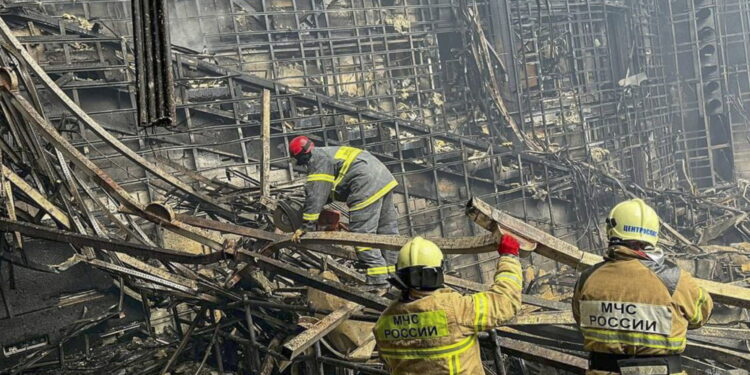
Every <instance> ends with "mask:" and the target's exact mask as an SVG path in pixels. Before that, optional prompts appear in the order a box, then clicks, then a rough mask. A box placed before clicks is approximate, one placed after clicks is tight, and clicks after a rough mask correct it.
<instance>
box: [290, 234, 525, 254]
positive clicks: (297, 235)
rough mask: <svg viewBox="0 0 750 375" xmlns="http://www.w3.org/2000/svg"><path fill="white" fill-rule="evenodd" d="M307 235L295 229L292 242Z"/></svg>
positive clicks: (298, 241)
mask: <svg viewBox="0 0 750 375" xmlns="http://www.w3.org/2000/svg"><path fill="white" fill-rule="evenodd" d="M304 235H305V230H304V229H302V228H300V229H297V230H295V231H294V234H292V242H294V243H300V238H302V236H304ZM516 254H518V251H516Z"/></svg>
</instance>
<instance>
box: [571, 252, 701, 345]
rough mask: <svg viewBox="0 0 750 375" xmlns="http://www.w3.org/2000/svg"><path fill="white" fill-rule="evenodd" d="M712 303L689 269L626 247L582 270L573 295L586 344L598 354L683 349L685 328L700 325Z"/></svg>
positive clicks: (693, 327)
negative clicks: (655, 259)
mask: <svg viewBox="0 0 750 375" xmlns="http://www.w3.org/2000/svg"><path fill="white" fill-rule="evenodd" d="M662 260H663V259H662ZM712 308H713V301H712V300H711V296H709V294H708V293H706V291H704V290H703V289H702V288H700V287H699V286H698V285H697V284H696V283H695V281H694V279H693V277H692V276H691V275H690V274H689V273H688V272H685V271H682V270H680V269H679V268H677V266H674V265H672V264H668V263H665V262H656V261H653V260H651V259H648V258H644V257H643V256H641V255H639V254H638V253H637V252H635V251H633V250H631V249H628V248H626V247H624V246H613V247H611V248H610V249H609V255H608V257H607V260H605V261H604V262H602V263H599V264H597V265H595V266H594V267H592V268H590V269H588V270H586V271H585V272H583V273H582V274H581V277H580V278H579V280H578V283H577V284H576V287H575V291H574V294H573V316H574V317H575V319H576V322H577V323H578V327H579V329H580V330H581V333H582V334H583V337H584V349H585V350H587V351H592V352H599V353H613V354H635V355H667V354H678V353H682V351H683V350H685V345H686V344H687V330H688V329H695V328H699V327H701V326H703V324H705V323H706V321H707V320H708V318H709V316H710V315H711V310H712Z"/></svg>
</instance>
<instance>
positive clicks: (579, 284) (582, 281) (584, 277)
mask: <svg viewBox="0 0 750 375" xmlns="http://www.w3.org/2000/svg"><path fill="white" fill-rule="evenodd" d="M605 264H607V261H606V260H605V261H603V262H601V263H597V264H595V265H593V266H591V267H590V268H589V269H587V270H585V271H583V272H581V277H579V278H578V281H577V282H576V287H575V289H576V290H581V289H583V286H584V285H585V284H586V281H587V280H588V279H589V277H591V275H593V274H594V272H596V270H597V269H599V267H601V266H603V265H605Z"/></svg>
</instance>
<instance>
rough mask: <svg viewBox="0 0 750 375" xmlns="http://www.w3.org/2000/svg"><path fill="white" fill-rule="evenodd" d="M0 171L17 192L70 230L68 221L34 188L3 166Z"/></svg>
mask: <svg viewBox="0 0 750 375" xmlns="http://www.w3.org/2000/svg"><path fill="white" fill-rule="evenodd" d="M0 171H2V174H3V177H5V178H7V179H8V181H10V183H11V184H13V185H15V186H16V187H17V188H18V189H19V190H21V191H23V193H24V194H26V195H28V196H29V197H30V198H31V199H32V200H33V201H34V202H36V203H37V204H38V205H39V207H41V209H42V210H44V211H45V212H46V213H48V214H49V215H50V216H52V218H53V219H55V221H57V222H59V223H60V224H62V225H63V226H64V227H65V228H70V219H68V215H66V214H65V212H63V211H62V210H61V209H59V208H58V207H57V206H55V205H54V204H53V203H52V202H50V201H49V200H48V199H47V198H46V197H45V196H44V195H43V194H42V193H40V192H39V190H37V189H36V188H34V187H33V186H31V185H29V183H28V182H26V181H25V180H24V179H22V178H21V177H20V176H18V175H17V174H15V173H13V171H11V170H10V169H8V168H6V167H5V166H4V165H0Z"/></svg>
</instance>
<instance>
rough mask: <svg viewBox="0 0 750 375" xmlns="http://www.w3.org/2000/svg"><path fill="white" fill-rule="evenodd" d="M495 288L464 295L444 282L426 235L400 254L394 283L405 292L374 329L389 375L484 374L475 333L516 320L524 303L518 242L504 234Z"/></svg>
mask: <svg viewBox="0 0 750 375" xmlns="http://www.w3.org/2000/svg"><path fill="white" fill-rule="evenodd" d="M498 252H499V253H500V258H499V260H498V263H497V271H496V272H495V282H494V284H493V285H492V287H491V288H490V289H489V290H488V291H486V292H482V293H476V294H473V295H467V296H464V295H461V294H459V293H457V292H454V291H452V290H450V289H441V288H442V286H443V253H442V252H441V251H440V249H439V248H438V247H437V245H435V244H434V243H433V242H431V241H428V240H425V239H424V238H422V237H416V238H414V239H412V240H411V241H409V242H408V243H407V244H406V245H404V247H403V248H401V251H400V252H399V254H398V262H397V263H396V276H394V277H393V278H392V279H391V283H392V284H394V285H395V286H396V287H397V288H399V289H400V290H401V291H402V295H401V298H400V299H399V300H397V301H395V302H394V303H393V304H391V306H389V307H388V308H387V309H386V310H385V311H384V312H383V314H382V315H381V316H380V318H379V319H378V322H377V323H376V324H375V327H374V329H373V331H374V332H375V340H376V341H377V345H378V351H379V354H380V358H381V359H382V360H383V362H384V363H385V364H386V366H387V368H388V369H389V370H390V372H391V374H399V375H409V374H419V375H426V374H430V375H442V374H445V375H453V374H467V375H478V374H479V375H481V374H484V369H483V367H482V360H481V358H480V356H479V353H480V351H479V343H478V341H477V334H478V333H479V332H481V331H484V330H487V329H491V328H494V327H496V326H497V325H499V324H500V323H502V322H504V321H506V320H508V319H510V318H512V317H513V316H515V315H516V313H517V312H518V309H519V308H520V307H521V287H522V283H523V279H522V276H521V264H520V263H519V261H518V241H516V239H515V238H513V237H511V236H508V235H504V236H502V238H501V240H500V245H499V246H498Z"/></svg>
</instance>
